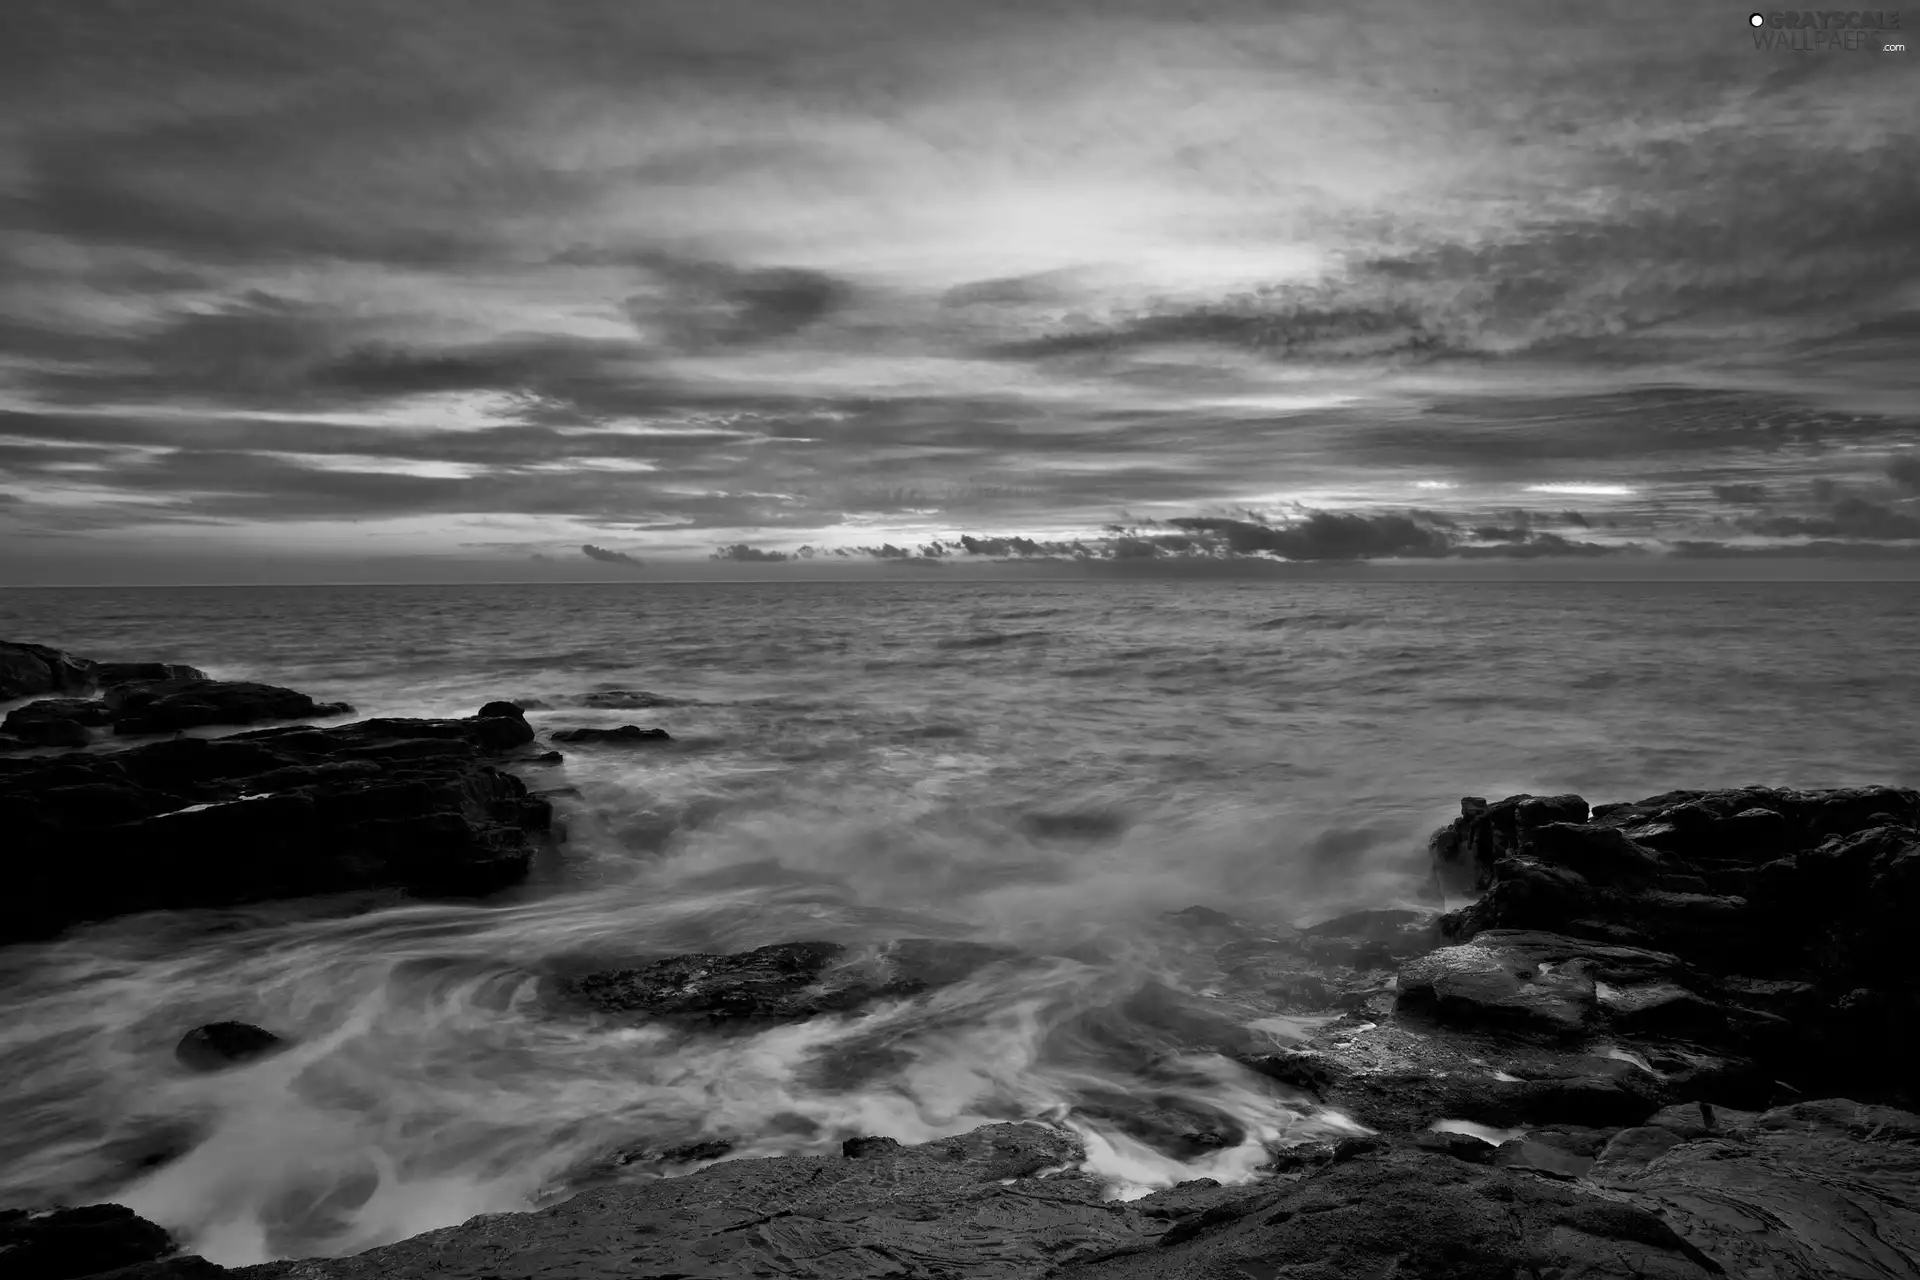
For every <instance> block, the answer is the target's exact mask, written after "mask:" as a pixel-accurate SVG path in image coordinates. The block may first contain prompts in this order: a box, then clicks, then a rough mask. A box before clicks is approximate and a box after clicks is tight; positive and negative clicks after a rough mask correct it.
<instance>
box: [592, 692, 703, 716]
mask: <svg viewBox="0 0 1920 1280" xmlns="http://www.w3.org/2000/svg"><path fill="white" fill-rule="evenodd" d="M580 705H581V706H583V707H597V708H599V709H601V710H604V711H650V710H652V709H653V708H655V707H678V706H681V705H683V703H682V700H681V699H679V698H669V697H667V696H666V695H665V694H661V693H648V692H647V691H646V690H644V689H598V690H595V691H594V692H592V693H589V694H586V695H584V696H583V697H582V698H581V699H580Z"/></svg>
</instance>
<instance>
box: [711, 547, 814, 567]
mask: <svg viewBox="0 0 1920 1280" xmlns="http://www.w3.org/2000/svg"><path fill="white" fill-rule="evenodd" d="M708 559H710V560H725V561H729V562H732V563H734V564H778V563H781V562H783V561H787V560H791V559H793V556H792V555H791V554H789V553H788V552H785V551H768V550H764V549H762V548H760V547H751V546H748V545H747V544H746V543H744V542H736V543H733V544H731V545H730V546H725V547H722V548H720V549H719V550H718V551H716V552H714V553H713V554H712V555H711V556H709V557H708Z"/></svg>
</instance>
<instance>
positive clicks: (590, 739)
mask: <svg viewBox="0 0 1920 1280" xmlns="http://www.w3.org/2000/svg"><path fill="white" fill-rule="evenodd" d="M548 736H549V737H550V738H552V739H553V740H554V741H555V742H580V743H606V744H612V745H615V746H645V745H648V744H650V743H656V742H672V741H673V738H672V736H671V735H670V734H668V733H667V731H666V730H665V729H642V728H641V727H640V726H639V725H637V724H623V725H621V726H620V727H619V728H618V729H555V730H554V731H553V732H552V733H551V734H549V735H548Z"/></svg>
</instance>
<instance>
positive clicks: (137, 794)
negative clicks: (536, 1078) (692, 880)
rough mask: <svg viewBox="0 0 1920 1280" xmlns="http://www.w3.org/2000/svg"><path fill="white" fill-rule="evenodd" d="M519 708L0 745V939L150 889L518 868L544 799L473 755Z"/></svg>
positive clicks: (471, 883) (497, 882) (244, 892)
mask: <svg viewBox="0 0 1920 1280" xmlns="http://www.w3.org/2000/svg"><path fill="white" fill-rule="evenodd" d="M532 737H533V731H532V729H530V728H529V727H528V726H527V723H526V721H525V720H523V719H520V718H519V717H518V716H509V715H497V716H486V717H474V718H471V719H465V720H367V721H361V722H359V723H356V724H349V725H341V726H337V727H333V728H326V729H319V728H312V727H307V726H291V727H287V728H279V729H266V730H258V731H255V732H251V733H243V734H237V735H234V736H232V737H227V738H220V739H213V740H206V739H197V738H186V739H180V740H176V741H169V742H159V743H153V744H150V745H148V746H143V747H135V748H131V749H129V750H125V751H119V752H114V753H111V754H106V755H60V756H41V757H34V758H29V759H17V758H16V759H8V760H0V831H3V832H5V833H6V837H7V855H8V862H7V874H8V877H9V884H8V886H7V887H8V891H9V892H8V894H7V895H6V897H5V898H4V900H0V941H9V940H14V939H20V938H30V937H40V936H47V935H50V934H52V933H56V932H58V931H59V930H61V929H63V928H65V927H66V926H68V925H70V924H73V923H76V922H78V921H82V920H91V919H100V918H104V917H107V916H111V915H116V914H120V913H124V912H128V911H142V910H151V909H155V908H162V907H175V908H177V907H202V906H218V905H225V904H230V903H237V902H248V901H258V900H261V899H265V898H276V897H290V896H296V895H301V894H313V893H332V892H339V891H343V890H351V889H367V888H399V889H403V890H406V891H409V892H415V893H421V894H430V895H455V896H461V895H470V894H479V893H487V892H491V891H493V890H496V889H499V888H502V887H505V886H507V885H510V884H513V883H516V882H518V881H519V880H520V879H521V878H523V877H524V875H525V874H526V870H527V866H528V863H529V860H530V858H531V855H532V851H533V843H532V840H531V838H530V836H531V834H532V833H535V832H539V831H543V830H545V829H546V828H547V826H548V824H549V822H550V819H551V813H552V811H551V808H550V806H549V805H548V803H547V802H546V801H544V800H540V799H538V798H536V797H533V796H531V795H529V794H528V792H527V789H526V787H525V785H524V784H523V783H521V781H520V780H519V779H518V778H516V777H513V776H512V775H511V774H508V773H505V772H502V771H501V770H500V769H498V768H495V767H493V766H492V765H491V764H489V763H486V758H487V757H489V756H491V755H493V754H495V753H497V752H501V751H505V750H507V749H509V748H511V747H515V746H518V745H521V744H524V743H526V742H528V741H530V740H531V739H532Z"/></svg>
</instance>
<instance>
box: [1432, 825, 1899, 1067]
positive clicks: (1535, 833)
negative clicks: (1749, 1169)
mask: <svg viewBox="0 0 1920 1280" xmlns="http://www.w3.org/2000/svg"><path fill="white" fill-rule="evenodd" d="M1595 812H1596V814H1598V816H1597V817H1596V819H1595V820H1594V821H1592V822H1588V823H1585V824H1568V823H1550V824H1545V825H1541V826H1538V827H1536V828H1533V829H1531V830H1530V831H1528V832H1527V833H1526V834H1525V837H1524V838H1519V839H1516V840H1515V841H1514V843H1513V844H1512V846H1511V848H1510V850H1509V851H1508V852H1507V853H1505V855H1504V856H1502V857H1501V858H1500V859H1499V860H1498V861H1496V862H1494V863H1493V864H1492V865H1491V866H1490V867H1489V868H1488V869H1487V877H1488V878H1487V891H1486V894H1485V896H1484V897H1482V898H1481V899H1480V901H1478V902H1476V903H1475V904H1473V905H1472V906H1470V907H1467V908H1465V909H1463V910H1461V911H1457V912H1454V913H1453V914H1451V915H1449V916H1447V917H1445V918H1444V919H1443V921H1442V929H1443V931H1444V932H1445V933H1446V934H1447V936H1449V937H1450V938H1452V939H1453V940H1455V941H1458V942H1464V941H1467V940H1470V939H1474V938H1477V937H1479V936H1483V935H1484V934H1485V933H1486V932H1487V931H1489V930H1534V931H1541V930H1550V931H1553V932H1555V933H1558V934H1561V935H1567V936H1571V937H1577V938H1583V939H1591V940H1595V941H1600V942H1606V943H1612V944H1625V945H1628V946H1630V947H1634V948H1641V949H1646V950H1651V951H1656V952H1662V953H1666V954H1669V955H1670V956H1671V957H1673V959H1674V960H1675V961H1676V962H1677V963H1678V964H1680V965H1683V966H1685V967H1687V968H1688V969H1689V970H1690V971H1691V972H1692V976H1687V975H1683V974H1679V973H1677V972H1673V973H1667V974H1664V975H1662V974H1657V973H1647V974H1645V975H1644V977H1643V980H1641V981H1639V982H1638V983H1636V984H1635V985H1632V986H1623V987H1621V988H1620V989H1617V990H1615V989H1609V990H1606V991H1603V992H1602V997H1601V1003H1602V1004H1603V1005H1604V1006H1605V1010H1606V1013H1607V1016H1608V1020H1609V1022H1610V1023H1611V1024H1612V1025H1613V1026H1615V1027H1616V1028H1618V1029H1621V1030H1626V1031H1631V1032H1639V1033H1645V1034H1648V1035H1664V1036H1669V1037H1672V1036H1684V1037H1687V1038H1690V1039H1692V1040H1694V1041H1696V1042H1698V1043H1700V1044H1702V1045H1704V1046H1706V1047H1708V1048H1710V1049H1713V1050H1715V1051H1724V1052H1733V1053H1737V1054H1741V1055H1747V1056H1752V1057H1754V1058H1755V1059H1756V1061H1757V1062H1758V1063H1759V1064H1760V1065H1761V1066H1762V1067H1764V1068H1765V1069H1766V1070H1768V1071H1771V1072H1772V1073H1773V1075H1774V1076H1775V1077H1776V1078H1781V1079H1787V1080H1790V1081H1792V1082H1794V1083H1795V1085H1796V1086H1797V1087H1800V1088H1803V1089H1808V1090H1817V1091H1820V1092H1837V1091H1840V1090H1842V1089H1845V1090H1848V1091H1857V1090H1861V1089H1865V1090H1867V1091H1868V1092H1869V1093H1870V1094H1873V1096H1875V1097H1877V1098H1880V1099H1881V1100H1885V1101H1890V1102H1900V1101H1908V1100H1912V1098H1913V1094H1912V1092H1911V1090H1910V1088H1909V1087H1908V1086H1907V1083H1906V1077H1907V1076H1908V1075H1910V1073H1909V1072H1907V1071H1906V1070H1905V1069H1904V1068H1903V1067H1895V1066H1894V1065H1893V1064H1895V1063H1901V1062H1904V1061H1907V1060H1910V1059H1911V1057H1912V1055H1914V1054H1915V1053H1917V1052H1920V981H1917V980H1916V978H1915V977H1914V974H1913V971H1912V969H1911V966H1910V965H1909V964H1908V963H1907V961H1906V959H1905V954H1906V951H1907V949H1908V944H1907V941H1906V925H1905V924H1904V923H1903V922H1905V921H1909V920H1911V919H1913V918H1914V916H1915V914H1916V913H1917V912H1920V831H1916V830H1915V829H1914V826H1913V825H1912V824H1914V823H1916V822H1920V794H1916V793H1915V792H1912V791H1907V790H1897V789H1892V788H1857V789H1852V790H1846V791H1837V792H1793V791H1771V790H1763V789H1759V788H1747V789H1743V790H1739V791H1728V792H1670V793H1667V794H1666V795H1663V796H1656V797H1653V798H1652V799H1650V800H1646V801H1641V802H1639V803H1637V804H1630V805H1608V806H1603V807H1602V809H1601V810H1596V811H1595ZM1889 818H1891V819H1893V821H1888V819H1889ZM1849 824H1858V825H1854V826H1851V827H1850V825H1849Z"/></svg>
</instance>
